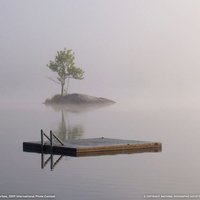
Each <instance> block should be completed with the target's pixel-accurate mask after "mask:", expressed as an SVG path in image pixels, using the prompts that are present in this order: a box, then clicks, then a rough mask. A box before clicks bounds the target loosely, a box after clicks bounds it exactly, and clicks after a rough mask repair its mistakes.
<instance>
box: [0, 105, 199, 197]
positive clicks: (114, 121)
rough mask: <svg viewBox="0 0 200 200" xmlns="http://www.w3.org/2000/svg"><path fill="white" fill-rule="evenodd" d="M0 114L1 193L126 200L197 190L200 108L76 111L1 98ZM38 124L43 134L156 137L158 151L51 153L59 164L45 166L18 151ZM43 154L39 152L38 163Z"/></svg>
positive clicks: (130, 107)
mask: <svg viewBox="0 0 200 200" xmlns="http://www.w3.org/2000/svg"><path fill="white" fill-rule="evenodd" d="M0 113H1V114H0V117H1V120H0V127H1V140H0V141H1V145H0V152H1V153H0V155H1V173H0V180H1V181H0V195H1V197H2V195H41V196H40V197H39V196H37V198H38V199H39V198H40V199H42V198H45V199H52V198H53V196H54V195H55V198H53V199H61V200H63V199H69V200H90V199H95V200H102V199H106V200H121V199H123V200H130V199H145V198H148V199H167V198H170V196H167V195H200V190H199V188H200V181H199V180H200V173H199V172H200V158H199V152H200V122H199V121H200V109H199V108H195V107H194V106H193V107H190V106H185V107H181V106H178V105H177V106H173V107H165V108H162V107H159V108H158V107H156V106H155V107H151V108H150V109H140V108H137V107H136V106H134V102H133V103H132V104H130V105H128V106H127V104H125V103H123V102H119V103H116V104H114V105H111V106H108V107H103V108H97V109H91V110H87V109H83V110H81V111H80V112H79V111H77V110H75V111H73V110H64V111H62V110H59V109H54V108H52V107H47V106H45V105H44V104H41V103H17V104H12V105H11V104H6V103H3V104H1V106H0ZM41 129H43V130H44V131H45V132H46V133H47V134H49V131H50V130H52V131H53V132H54V133H56V134H57V135H58V136H59V137H60V138H61V139H81V138H97V137H108V138H119V139H131V140H142V141H153V142H162V151H161V152H146V153H133V154H118V155H102V156H88V157H70V156H63V157H61V158H60V156H59V155H54V157H53V159H54V162H56V161H57V160H58V162H57V163H56V165H55V166H54V168H53V169H52V170H51V167H50V162H47V164H46V165H45V166H44V167H43V168H41V154H38V153H27V152H23V142H27V141H39V140H40V130H41ZM48 158H49V155H47V154H46V155H44V160H45V161H46V160H47V161H48ZM42 195H43V197H42ZM44 195H52V198H50V197H49V198H48V197H47V196H44ZM153 195H154V196H153ZM156 195H157V196H156ZM160 195H163V196H160ZM164 195H166V196H164ZM35 197H36V196H35ZM186 197H188V196H185V198H186ZM3 198H4V197H2V199H3ZM188 198H191V199H194V198H192V196H189V197H188ZM188 198H187V199H188ZM195 198H200V196H195ZM179 199H180V198H179Z"/></svg>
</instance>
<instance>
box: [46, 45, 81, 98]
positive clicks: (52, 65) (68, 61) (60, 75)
mask: <svg viewBox="0 0 200 200" xmlns="http://www.w3.org/2000/svg"><path fill="white" fill-rule="evenodd" d="M71 51H72V50H71V49H70V50H67V49H66V48H64V51H57V55H56V56H55V61H51V60H50V61H49V64H47V67H49V69H51V70H52V71H53V72H56V73H57V76H56V79H57V80H54V79H52V78H49V79H50V80H52V81H54V82H56V83H58V84H60V85H61V96H63V90H64V85H65V82H66V79H67V78H68V84H69V78H74V79H79V80H82V79H84V77H83V74H84V71H83V70H82V69H80V68H77V67H75V63H74V59H75V57H74V53H71ZM68 84H67V89H68Z"/></svg>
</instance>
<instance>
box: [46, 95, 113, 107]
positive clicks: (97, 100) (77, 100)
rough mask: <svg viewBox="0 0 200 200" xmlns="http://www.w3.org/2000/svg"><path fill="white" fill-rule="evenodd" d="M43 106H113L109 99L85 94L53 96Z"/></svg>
mask: <svg viewBox="0 0 200 200" xmlns="http://www.w3.org/2000/svg"><path fill="white" fill-rule="evenodd" d="M44 103H45V104H62V105H63V104H114V103H115V102H114V101H112V100H110V99H105V98H102V97H95V96H90V95H86V94H78V93H73V94H68V95H64V96H61V95H55V96H54V97H52V99H47V100H46V101H45V102H44Z"/></svg>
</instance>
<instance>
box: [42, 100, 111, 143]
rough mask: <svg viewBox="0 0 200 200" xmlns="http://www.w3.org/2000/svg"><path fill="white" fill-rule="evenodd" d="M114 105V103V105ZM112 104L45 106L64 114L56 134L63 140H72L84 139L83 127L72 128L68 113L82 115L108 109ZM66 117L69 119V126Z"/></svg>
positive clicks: (74, 126)
mask: <svg viewBox="0 0 200 200" xmlns="http://www.w3.org/2000/svg"><path fill="white" fill-rule="evenodd" d="M112 104H113V103H112ZM112 104H111V103H107V104H84V105H82V104H71V105H57V104H45V106H47V107H50V108H53V110H55V111H57V112H60V111H61V113H62V120H61V123H59V126H58V129H57V130H54V133H55V134H56V135H57V136H58V137H59V138H60V139H61V140H70V139H82V138H83V133H84V127H83V125H81V124H79V125H73V126H70V121H69V116H68V112H72V113H81V112H87V111H91V110H96V109H99V108H102V107H107V106H110V105H112ZM65 117H66V118H67V124H66V120H65Z"/></svg>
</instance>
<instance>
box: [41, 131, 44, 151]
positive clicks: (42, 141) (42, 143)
mask: <svg viewBox="0 0 200 200" xmlns="http://www.w3.org/2000/svg"><path fill="white" fill-rule="evenodd" d="M43 146H44V137H43V130H41V149H42V151H43Z"/></svg>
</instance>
